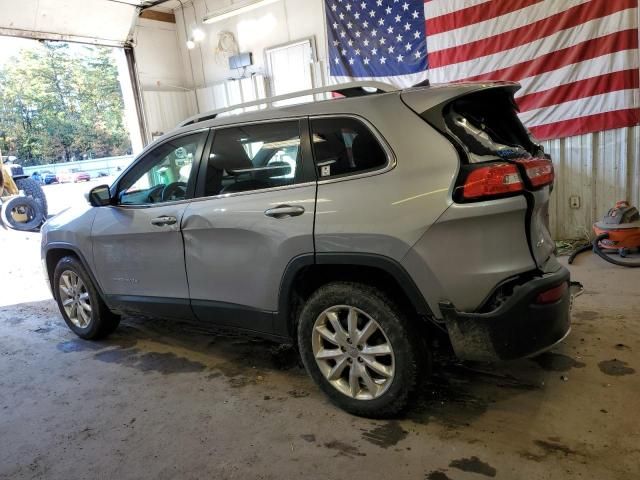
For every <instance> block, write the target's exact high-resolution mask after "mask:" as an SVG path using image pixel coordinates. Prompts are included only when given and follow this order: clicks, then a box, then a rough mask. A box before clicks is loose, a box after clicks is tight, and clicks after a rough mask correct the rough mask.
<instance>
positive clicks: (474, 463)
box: [449, 457, 497, 477]
mask: <svg viewBox="0 0 640 480" xmlns="http://www.w3.org/2000/svg"><path fill="white" fill-rule="evenodd" d="M449 466H450V467H451V468H457V469H458V470H462V471H463V472H471V473H477V474H479V475H484V476H486V477H495V476H496V473H497V470H496V469H495V468H493V467H492V466H491V465H489V464H488V463H486V462H483V461H482V460H480V459H479V458H478V457H470V458H460V459H458V460H452V461H451V463H449Z"/></svg>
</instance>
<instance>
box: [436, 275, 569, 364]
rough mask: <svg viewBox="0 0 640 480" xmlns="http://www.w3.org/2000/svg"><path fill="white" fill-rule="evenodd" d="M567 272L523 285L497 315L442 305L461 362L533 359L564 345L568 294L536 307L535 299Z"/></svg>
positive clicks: (567, 280)
mask: <svg viewBox="0 0 640 480" xmlns="http://www.w3.org/2000/svg"><path fill="white" fill-rule="evenodd" d="M569 280H570V275H569V270H567V269H566V268H565V267H560V268H559V269H557V270H556V271H555V272H553V273H547V274H544V275H541V276H540V277H537V278H534V279H532V280H530V281H529V282H527V283H525V284H523V285H521V286H520V287H518V289H517V290H516V291H515V292H514V293H513V295H512V296H511V297H510V298H509V299H508V300H507V301H506V302H505V303H503V304H502V305H501V306H500V307H498V308H497V309H496V310H494V311H492V312H488V313H466V312H460V311H458V310H456V309H455V307H454V306H453V305H451V304H450V303H441V304H440V309H441V311H442V313H443V315H444V318H445V323H446V326H447V330H448V332H449V337H450V339H451V344H452V345H453V349H454V351H455V353H456V355H457V356H458V357H459V358H460V359H462V360H477V361H496V360H512V359H516V358H522V357H529V356H533V355H535V354H537V353H539V352H542V351H545V350H548V349H549V348H551V347H553V346H554V345H555V344H557V343H558V342H560V341H562V340H563V339H564V338H565V337H566V336H567V335H568V334H569V331H570V329H571V322H570V313H569V310H570V306H571V295H570V291H569V289H567V290H566V292H565V293H564V294H563V295H562V297H561V298H560V299H559V300H557V301H555V302H553V303H548V304H536V303H535V299H536V297H537V295H538V294H539V293H541V292H544V291H546V290H548V289H550V288H553V287H555V286H558V285H560V284H562V283H563V282H567V283H568V282H569Z"/></svg>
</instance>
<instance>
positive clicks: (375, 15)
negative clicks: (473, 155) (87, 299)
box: [325, 0, 640, 140]
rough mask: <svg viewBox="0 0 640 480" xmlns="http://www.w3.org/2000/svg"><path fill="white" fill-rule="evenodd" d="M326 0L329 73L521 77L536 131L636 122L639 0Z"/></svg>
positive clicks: (639, 119) (527, 117)
mask: <svg viewBox="0 0 640 480" xmlns="http://www.w3.org/2000/svg"><path fill="white" fill-rule="evenodd" d="M325 4H326V6H325V9H326V18H327V33H328V35H327V36H328V40H329V57H328V61H329V63H330V75H331V77H332V78H333V81H335V82H337V81H346V80H353V79H364V78H373V79H378V80H385V81H388V82H391V83H394V84H396V85H398V86H400V87H407V86H409V85H411V84H415V83H418V82H419V81H421V80H424V79H426V78H429V80H430V81H431V82H432V83H443V82H456V81H465V80H471V81H473V80H513V81H518V82H520V83H521V84H522V89H521V90H520V91H519V92H518V93H517V94H516V100H517V102H518V105H519V107H520V111H521V114H520V117H521V119H522V121H523V122H524V123H525V125H526V126H527V127H528V128H529V129H530V130H531V131H532V133H533V134H534V135H535V136H536V137H537V138H539V139H541V140H544V139H549V138H562V137H567V136H573V135H579V134H583V133H590V132H597V131H601V130H607V129H612V128H621V127H627V126H632V125H638V124H640V90H639V88H640V80H639V78H640V74H639V67H640V59H639V55H640V53H639V49H638V0H364V1H357V0H325ZM365 22H366V23H365ZM390 48H391V49H392V50H390ZM382 57H384V62H383V61H382Z"/></svg>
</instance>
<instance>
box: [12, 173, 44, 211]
mask: <svg viewBox="0 0 640 480" xmlns="http://www.w3.org/2000/svg"><path fill="white" fill-rule="evenodd" d="M16 186H17V187H18V190H24V194H25V195H26V196H27V197H33V198H34V200H35V201H36V202H38V204H39V205H40V208H41V210H42V215H43V218H44V219H45V220H46V219H47V217H48V216H49V205H48V204H47V197H46V195H45V193H44V190H42V185H40V184H39V183H38V182H36V181H35V180H34V179H33V178H19V179H18V180H16Z"/></svg>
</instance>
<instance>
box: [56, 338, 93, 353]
mask: <svg viewBox="0 0 640 480" xmlns="http://www.w3.org/2000/svg"><path fill="white" fill-rule="evenodd" d="M56 348H57V349H58V350H60V351H61V352H63V353H70V352H86V351H87V350H101V349H102V348H104V346H103V345H100V344H98V343H95V342H89V341H88V340H81V339H77V340H67V341H66V342H60V343H59V344H58V345H56Z"/></svg>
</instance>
